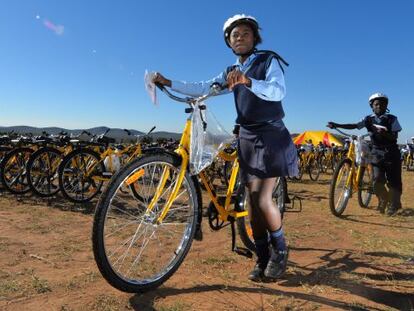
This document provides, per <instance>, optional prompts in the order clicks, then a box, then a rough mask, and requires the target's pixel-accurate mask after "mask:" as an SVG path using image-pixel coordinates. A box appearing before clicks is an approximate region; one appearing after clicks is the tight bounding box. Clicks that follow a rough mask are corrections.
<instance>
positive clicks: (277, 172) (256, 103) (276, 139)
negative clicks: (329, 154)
mask: <svg viewBox="0 0 414 311" xmlns="http://www.w3.org/2000/svg"><path fill="white" fill-rule="evenodd" d="M269 57H273V55H272V54H268V53H263V54H258V56H257V57H256V59H255V60H254V61H253V64H252V66H251V67H250V68H249V69H248V70H247V72H245V74H246V75H247V76H248V77H250V78H253V79H257V80H265V78H266V69H267V68H266V64H268V58H269ZM233 93H234V98H235V103H236V110H237V120H236V123H238V124H240V133H239V138H238V157H239V162H240V176H241V180H242V182H243V183H248V182H250V181H252V180H253V179H256V178H259V179H264V178H271V177H282V176H296V175H298V164H297V163H298V161H297V151H296V147H295V145H294V144H293V141H292V138H291V136H290V133H289V131H288V130H287V128H286V127H285V125H284V123H283V121H282V119H283V117H284V115H285V114H284V111H283V108H282V103H281V102H280V101H266V100H263V99H261V98H259V97H257V96H256V95H255V94H254V93H253V92H251V91H250V90H249V89H247V88H246V87H245V86H244V85H237V86H235V87H234V89H233Z"/></svg>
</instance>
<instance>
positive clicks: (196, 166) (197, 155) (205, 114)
mask: <svg viewBox="0 0 414 311" xmlns="http://www.w3.org/2000/svg"><path fill="white" fill-rule="evenodd" d="M201 105H202V104H201ZM232 140H233V136H232V135H230V134H229V133H228V132H226V131H225V130H224V129H223V127H222V126H221V125H220V124H219V123H218V121H217V119H216V118H215V117H214V115H213V114H212V113H211V112H209V111H208V110H207V108H206V109H204V110H200V108H199V106H196V107H195V108H194V111H193V114H192V116H191V138H190V174H191V175H197V174H198V173H200V172H201V171H202V170H203V169H205V168H206V167H208V166H209V165H210V164H211V163H213V161H214V159H215V157H216V156H217V154H218V153H219V151H220V150H221V149H222V148H224V147H225V146H226V145H227V144H229V143H231V141H232Z"/></svg>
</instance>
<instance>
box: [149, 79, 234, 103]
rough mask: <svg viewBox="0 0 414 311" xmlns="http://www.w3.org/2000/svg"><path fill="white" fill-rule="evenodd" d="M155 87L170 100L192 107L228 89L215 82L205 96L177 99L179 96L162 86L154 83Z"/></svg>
mask: <svg viewBox="0 0 414 311" xmlns="http://www.w3.org/2000/svg"><path fill="white" fill-rule="evenodd" d="M155 85H156V86H157V87H158V88H159V89H160V90H161V91H162V92H164V93H165V94H167V96H168V97H170V98H171V99H173V100H175V101H178V102H181V103H186V104H189V105H193V104H195V103H196V102H201V101H203V100H205V99H207V98H209V97H211V96H216V95H219V93H220V92H221V91H222V90H224V89H226V88H227V87H228V84H227V83H224V84H222V85H221V84H220V83H218V82H215V83H213V84H212V85H211V86H210V92H209V93H208V94H206V95H202V96H199V97H179V96H176V95H174V94H172V93H171V92H170V91H168V90H167V88H166V87H165V86H164V85H163V84H160V83H155Z"/></svg>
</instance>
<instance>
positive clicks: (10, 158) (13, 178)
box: [0, 147, 34, 194]
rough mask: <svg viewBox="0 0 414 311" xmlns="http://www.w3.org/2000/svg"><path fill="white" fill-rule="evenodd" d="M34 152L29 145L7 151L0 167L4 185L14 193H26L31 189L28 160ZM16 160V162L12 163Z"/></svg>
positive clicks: (0, 175) (0, 176)
mask: <svg viewBox="0 0 414 311" xmlns="http://www.w3.org/2000/svg"><path fill="white" fill-rule="evenodd" d="M33 152H34V150H33V149H31V148H28V147H18V148H15V149H13V150H12V151H10V152H9V153H7V154H6V155H5V156H4V158H3V160H2V165H1V169H0V178H1V183H2V184H3V187H4V188H5V189H7V190H8V191H10V192H11V193H13V194H25V193H27V192H29V191H30V186H29V184H28V182H27V168H26V165H27V161H28V160H29V157H30V155H31V154H32V153H33ZM11 162H14V163H11Z"/></svg>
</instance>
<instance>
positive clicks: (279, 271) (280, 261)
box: [264, 249, 289, 280]
mask: <svg viewBox="0 0 414 311" xmlns="http://www.w3.org/2000/svg"><path fill="white" fill-rule="evenodd" d="M272 252H273V254H272V257H271V258H270V260H269V262H268V263H267V267H266V269H265V271H264V276H265V277H266V278H267V279H269V280H276V279H279V278H281V277H282V276H283V275H284V274H285V272H286V266H287V262H288V256H289V250H288V249H286V250H285V251H276V252H275V251H273V250H272Z"/></svg>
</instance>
